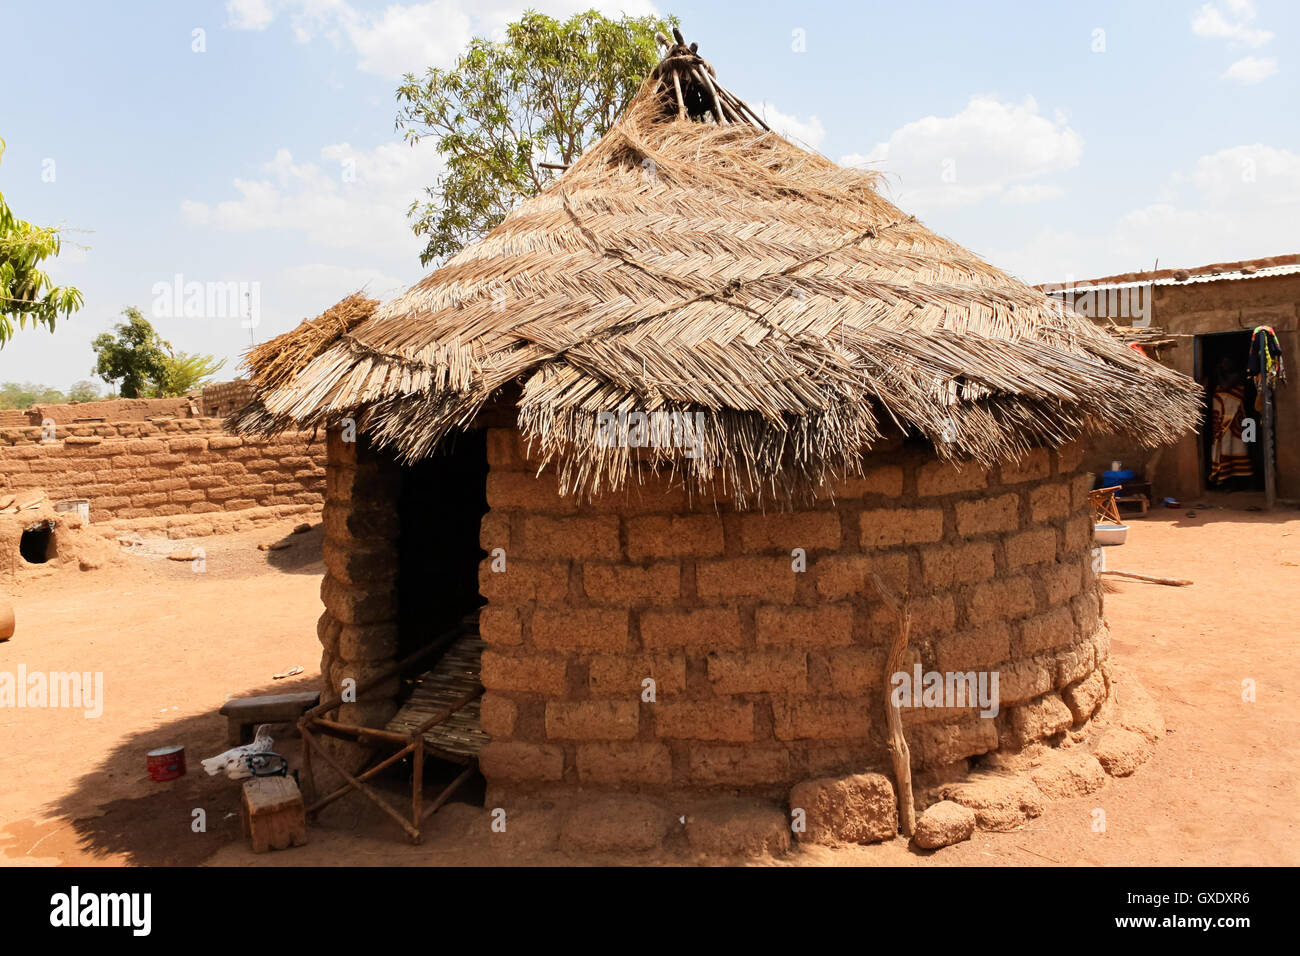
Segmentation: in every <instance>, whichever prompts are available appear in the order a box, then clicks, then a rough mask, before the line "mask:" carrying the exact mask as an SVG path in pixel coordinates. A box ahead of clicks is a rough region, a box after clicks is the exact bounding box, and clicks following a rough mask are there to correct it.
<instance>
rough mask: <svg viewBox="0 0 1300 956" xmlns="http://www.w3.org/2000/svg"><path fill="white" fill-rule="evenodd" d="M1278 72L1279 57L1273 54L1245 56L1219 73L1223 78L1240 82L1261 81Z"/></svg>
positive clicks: (1220, 77)
mask: <svg viewBox="0 0 1300 956" xmlns="http://www.w3.org/2000/svg"><path fill="white" fill-rule="evenodd" d="M1276 73H1277V58H1276V57H1272V56H1266V57H1257V56H1245V57H1242V58H1241V59H1240V60H1238V61H1237V62H1236V63H1234V64H1232V66H1230V67H1228V68H1227V69H1226V70H1224V71H1223V72H1222V73H1220V74H1219V79H1221V80H1236V81H1237V82H1238V83H1247V84H1249V83H1260V82H1262V81H1264V80H1267V79H1268V78H1269V77H1270V76H1274V75H1275V74H1276Z"/></svg>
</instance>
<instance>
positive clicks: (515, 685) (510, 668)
mask: <svg viewBox="0 0 1300 956" xmlns="http://www.w3.org/2000/svg"><path fill="white" fill-rule="evenodd" d="M565 667H566V664H565V660H564V658H562V657H553V656H550V655H541V654H506V653H502V652H500V651H494V650H491V649H485V650H484V651H483V659H482V663H481V672H482V681H483V686H484V687H486V688H487V689H488V690H490V691H491V690H513V691H524V692H527V693H533V694H545V695H546V696H547V697H558V696H561V695H563V694H564V687H565Z"/></svg>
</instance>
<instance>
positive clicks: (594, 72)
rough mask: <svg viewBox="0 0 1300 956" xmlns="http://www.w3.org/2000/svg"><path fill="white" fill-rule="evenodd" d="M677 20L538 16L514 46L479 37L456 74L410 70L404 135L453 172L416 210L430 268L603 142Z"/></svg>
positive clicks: (517, 30)
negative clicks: (433, 149)
mask: <svg viewBox="0 0 1300 956" xmlns="http://www.w3.org/2000/svg"><path fill="white" fill-rule="evenodd" d="M676 23H677V20H676V18H675V17H669V18H668V19H667V20H661V19H659V18H657V17H623V18H621V19H619V20H610V19H607V18H605V17H603V16H601V15H600V14H599V13H597V12H596V11H594V10H589V11H587V12H586V13H579V14H576V15H574V16H573V17H570V18H569V19H568V20H565V21H559V20H555V19H553V18H551V17H548V16H545V15H543V14H540V13H534V12H531V11H530V12H528V13H525V14H524V16H523V18H522V19H521V20H519V22H517V23H512V24H510V25H509V26H507V27H506V37H505V40H504V41H501V42H493V41H491V40H485V39H483V38H481V37H476V38H475V39H473V40H471V41H470V44H469V47H468V48H467V49H466V50H465V52H464V53H462V54H461V56H460V57H459V59H457V61H456V65H455V67H454V68H452V69H449V70H441V69H435V68H432V67H430V68H429V70H428V71H427V72H426V73H425V75H424V76H423V78H421V79H417V78H416V77H415V75H414V74H412V73H408V74H406V76H405V77H403V83H402V85H401V86H400V87H399V88H398V90H397V101H398V104H399V107H398V114H397V128H398V129H401V130H403V131H404V135H405V138H406V140H407V142H409V143H412V144H414V143H416V142H418V141H419V140H421V139H423V138H425V137H426V136H433V137H435V138H436V140H437V150H438V152H439V153H441V154H442V156H443V158H444V161H445V163H446V172H445V173H444V174H443V175H442V176H441V177H440V178H439V180H438V182H437V184H436V185H434V186H430V187H428V188H426V189H425V192H426V193H427V194H428V197H429V198H428V199H427V200H418V199H417V200H416V201H415V202H413V203H412V204H411V208H410V215H411V217H412V218H413V219H414V220H415V222H414V225H413V227H412V228H413V229H414V231H415V234H416V235H418V236H428V237H429V239H428V244H427V245H426V246H425V248H424V251H423V252H422V253H421V254H420V261H421V263H423V264H425V265H427V264H428V263H430V262H431V261H434V260H436V259H441V258H443V257H446V256H449V255H453V254H454V253H455V252H456V251H457V250H459V249H460V248H461V247H462V246H463V245H465V244H466V243H469V242H473V241H474V240H475V239H478V238H479V237H481V236H483V235H484V234H485V233H487V232H488V231H489V230H490V229H492V227H493V226H495V225H496V224H497V223H499V222H500V221H501V220H502V219H504V218H505V216H506V213H508V212H509V211H510V210H511V209H512V208H513V207H514V205H515V204H516V203H517V202H518V201H519V200H520V199H522V198H526V197H528V196H532V195H535V194H536V193H538V192H539V191H541V189H542V187H544V186H545V185H546V184H547V183H548V182H550V180H551V179H552V178H554V176H555V175H557V171H555V170H551V169H547V168H546V167H544V166H541V165H540V163H542V162H551V163H555V164H559V165H565V166H567V165H568V164H569V163H572V162H573V161H574V160H576V159H577V158H578V156H580V155H581V153H582V151H583V149H585V148H586V147H587V145H588V144H590V143H591V142H593V141H594V140H596V139H598V138H599V137H601V136H603V135H604V134H605V132H606V131H607V130H608V129H609V128H610V127H611V126H612V125H613V124H614V121H615V120H616V119H617V118H618V116H619V115H620V114H621V113H622V112H623V110H624V108H625V107H626V106H627V104H628V102H629V101H630V100H631V98H632V96H633V95H634V94H635V93H636V91H637V89H638V87H640V85H641V81H642V80H643V79H644V78H645V76H646V75H648V73H649V72H650V70H651V69H653V68H654V66H655V64H656V63H657V62H658V60H659V57H658V52H657V50H656V48H655V31H661V32H663V33H669V32H671V29H672V27H673V26H674V25H676Z"/></svg>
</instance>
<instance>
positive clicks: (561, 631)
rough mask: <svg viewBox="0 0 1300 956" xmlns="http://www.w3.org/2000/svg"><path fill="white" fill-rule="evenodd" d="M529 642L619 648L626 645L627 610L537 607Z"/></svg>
mask: <svg viewBox="0 0 1300 956" xmlns="http://www.w3.org/2000/svg"><path fill="white" fill-rule="evenodd" d="M533 643H534V644H535V645H536V646H537V647H539V648H543V649H546V650H605V651H618V650H623V649H625V648H626V647H627V646H628V612H627V611H623V610H613V609H606V608H563V609H560V608H538V609H537V610H536V611H534V612H533Z"/></svg>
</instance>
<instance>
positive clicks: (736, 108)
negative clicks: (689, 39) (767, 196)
mask: <svg viewBox="0 0 1300 956" xmlns="http://www.w3.org/2000/svg"><path fill="white" fill-rule="evenodd" d="M673 37H674V38H675V40H669V39H668V37H666V36H664V35H663V34H662V33H656V34H655V39H656V40H658V41H659V43H660V45H661V46H663V47H664V50H665V52H664V56H663V59H662V60H660V61H659V63H658V65H657V66H656V67H655V68H654V69H653V70H652V71H651V72H650V78H651V79H652V80H655V81H656V85H655V87H654V91H655V95H658V96H662V97H664V98H665V99H666V98H667V97H668V96H669V95H671V96H672V97H673V99H672V100H671V102H672V103H673V104H674V105H675V107H676V108H675V109H674V110H672V113H671V115H674V116H676V117H679V118H684V117H689V118H691V119H694V120H702V119H705V118H707V117H710V116H711V117H712V118H713V121H714V122H715V123H717V124H719V125H725V124H728V123H746V124H749V125H752V126H757V127H759V128H760V129H762V130H765V131H766V130H768V128H769V127H768V125H767V124H766V123H765V122H763V120H762V118H761V117H760V116H759V115H758V114H757V113H755V112H754V111H753V110H752V109H750V108H749V107H748V106H747V105H746V104H745V103H744V102H743V101H742V100H741V99H740V98H739V97H738V96H736V95H735V94H734V93H731V92H730V91H728V90H726V89H724V88H723V86H722V84H720V83H719V82H718V81H717V73H716V71H715V70H714V69H713V66H712V64H710V63H709V61H708V60H706V59H704V58H703V57H702V56H700V55H699V53H698V50H699V44H698V43H692V44H691V45H690V46H687V45H686V40H685V39H684V38H683V37H682V31H681V30H679V29H677V27H673Z"/></svg>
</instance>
